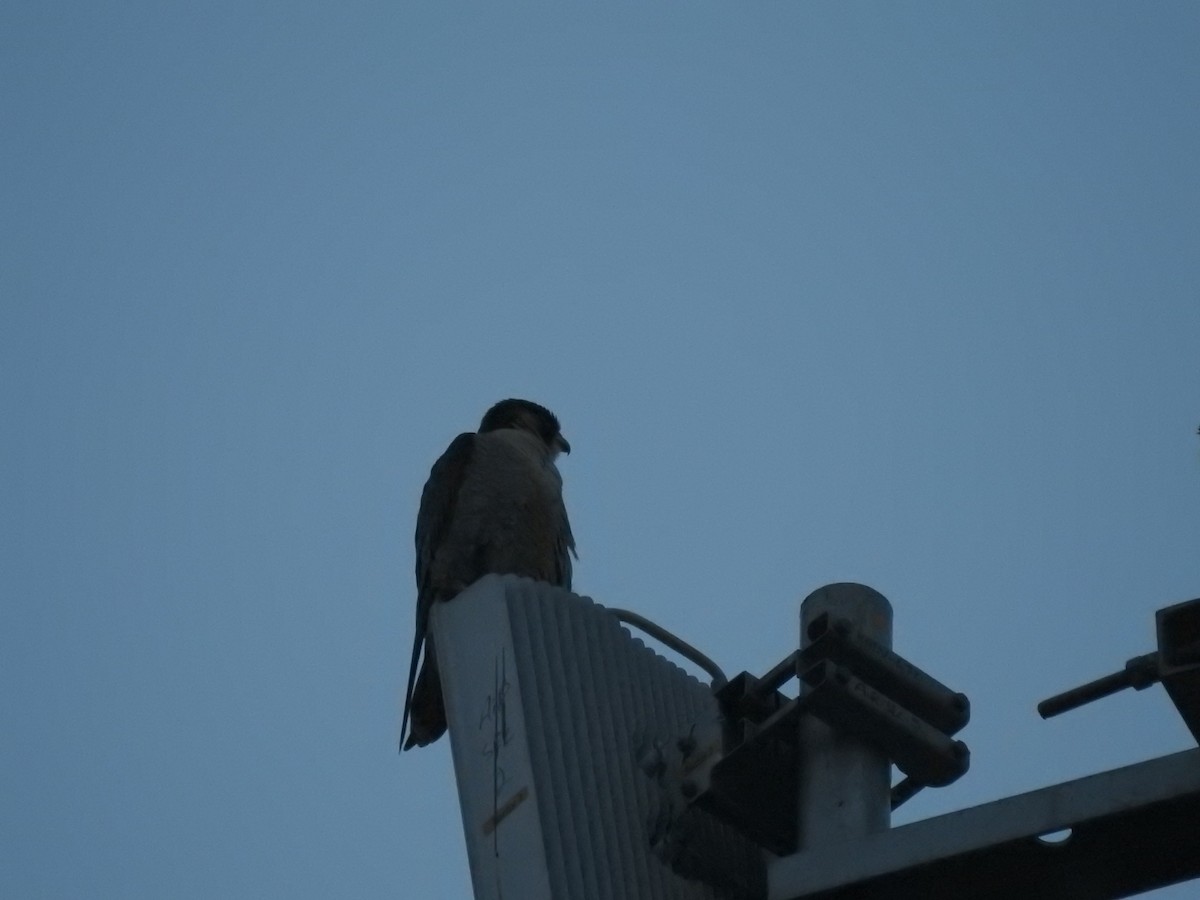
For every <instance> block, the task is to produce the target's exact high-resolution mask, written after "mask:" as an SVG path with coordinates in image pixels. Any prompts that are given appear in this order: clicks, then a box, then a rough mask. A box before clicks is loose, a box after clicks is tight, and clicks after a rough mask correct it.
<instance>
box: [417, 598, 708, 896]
mask: <svg viewBox="0 0 1200 900" xmlns="http://www.w3.org/2000/svg"><path fill="white" fill-rule="evenodd" d="M432 622H433V634H434V639H435V641H436V644H437V654H438V662H439V664H440V668H441V674H442V687H443V693H444V696H445V700H446V713H447V721H448V722H449V730H450V740H451V748H452V752H453V756H454V767H455V775H456V778H457V780H458V787H459V796H460V801H461V804H462V812H463V828H464V830H465V833H466V838H467V850H468V856H469V859H470V864H471V877H472V881H473V884H474V888H475V897H476V900H501V898H505V900H514V898H518V900H606V898H612V900H630V898H648V900H709V898H714V897H715V896H716V895H715V894H714V893H713V891H712V890H711V889H710V888H708V887H706V886H704V885H702V884H699V883H697V882H692V881H685V880H684V879H682V878H680V877H679V876H678V875H675V874H674V873H673V872H672V871H671V870H670V869H669V868H668V867H667V866H666V865H664V864H663V863H662V862H660V861H659V860H658V859H657V858H655V857H654V855H653V854H652V852H651V850H650V847H649V830H650V821H651V818H652V817H653V816H654V815H655V813H656V812H657V807H656V804H658V803H659V802H660V797H659V796H657V795H656V789H655V787H654V785H653V783H652V782H651V781H650V780H649V779H648V778H647V777H646V775H645V774H644V773H643V772H642V771H641V770H640V769H639V768H638V766H637V759H638V755H639V752H640V751H641V750H644V749H645V748H646V747H647V746H649V745H650V744H652V743H653V742H654V741H662V742H667V741H674V740H676V739H677V738H678V737H679V736H680V735H685V734H687V733H688V731H689V729H690V728H691V727H692V726H693V725H694V724H697V723H712V722H713V721H714V720H715V719H716V718H717V716H718V711H717V705H716V702H715V700H714V699H713V697H712V694H711V691H710V690H709V688H708V686H707V685H705V684H703V683H702V682H700V681H698V680H696V679H695V678H692V677H691V676H690V675H688V674H687V673H686V672H684V671H683V670H682V669H680V668H679V667H678V666H676V665H674V664H673V663H671V662H669V661H668V660H666V659H664V658H663V657H661V656H659V655H658V654H657V653H655V652H654V651H652V650H650V649H649V648H648V647H646V646H645V645H644V644H643V643H642V642H641V641H640V640H638V639H636V638H634V637H632V636H631V635H630V634H629V633H628V632H627V631H625V629H623V628H622V627H621V625H620V624H619V623H618V622H617V620H616V618H615V617H614V616H613V615H611V614H610V613H608V611H607V610H605V609H604V608H603V607H601V606H599V605H597V604H595V603H593V602H592V601H591V600H588V599H586V598H583V597H579V596H576V595H575V594H571V593H569V592H567V591H563V590H560V589H558V588H553V587H551V586H549V585H546V584H541V583H537V582H533V581H530V580H528V579H523V578H514V577H512V576H503V577H500V576H487V577H486V578H483V579H481V580H480V581H478V582H477V583H476V584H474V585H473V586H472V587H470V588H469V589H468V590H467V591H464V592H463V593H462V594H460V595H459V596H458V597H457V598H455V599H454V600H453V601H451V602H449V603H445V604H441V605H439V606H438V607H436V608H435V609H434V610H433V616H432Z"/></svg>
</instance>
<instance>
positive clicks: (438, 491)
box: [400, 432, 475, 744]
mask: <svg viewBox="0 0 1200 900" xmlns="http://www.w3.org/2000/svg"><path fill="white" fill-rule="evenodd" d="M474 449H475V435H474V434H472V433H471V432H465V433H463V434H460V435H459V436H458V437H456V438H455V439H454V440H453V441H451V442H450V446H449V447H447V448H446V452H445V453H443V454H442V455H441V456H440V457H438V461H437V462H435V463H434V464H433V469H431V470H430V472H429V480H428V481H426V482H425V489H424V490H423V491H422V492H421V509H420V511H419V512H418V513H417V534H416V549H417V623H416V628H415V630H414V632H413V650H412V661H411V662H410V663H409V667H408V688H407V690H406V691H405V693H404V718H403V720H402V721H401V723H400V741H401V743H402V744H403V742H404V735H405V732H406V731H407V730H408V716H409V712H410V708H411V704H412V696H413V684H414V683H415V682H416V678H417V664H418V663H419V662H420V659H421V647H422V646H423V645H424V643H425V633H426V631H427V630H428V628H429V610H430V609H431V608H432V607H433V601H434V599H435V593H436V592H435V590H434V585H433V583H432V573H433V560H434V557H435V556H436V554H437V551H438V548H439V547H441V545H442V543H443V541H445V540H446V534H447V532H448V531H449V529H450V520H451V518H453V516H454V507H455V505H456V504H457V501H458V491H459V488H460V487H462V483H463V479H464V478H465V476H466V471H467V467H468V466H469V465H470V463H471V455H472V452H473V451H474Z"/></svg>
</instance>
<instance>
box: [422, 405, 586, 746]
mask: <svg viewBox="0 0 1200 900" xmlns="http://www.w3.org/2000/svg"><path fill="white" fill-rule="evenodd" d="M560 452H561V453H570V452H571V445H570V444H568V443H567V440H566V438H564V437H563V436H562V432H561V431H560V430H559V425H558V419H557V418H555V416H554V414H553V413H552V412H550V410H548V409H546V408H545V407H544V406H539V405H538V404H536V403H533V402H531V401H529V400H501V401H500V402H499V403H497V404H496V405H495V406H493V407H492V408H491V409H489V410H488V411H487V413H486V414H485V415H484V417H483V421H482V422H480V423H479V431H478V432H476V433H474V434H472V433H470V432H467V433H464V434H460V435H459V436H458V437H456V438H455V439H454V440H453V441H452V442H451V443H450V446H449V447H448V448H447V449H446V452H445V453H443V454H442V455H441V457H440V458H439V459H438V461H437V462H436V463H434V464H433V469H432V470H431V471H430V473H429V480H428V481H427V482H425V489H424V491H422V492H421V509H420V511H419V512H418V513H417V534H416V543H417V625H416V631H415V633H414V635H413V651H412V662H411V663H410V665H409V670H408V690H407V693H406V695H405V698H404V718H403V720H402V722H401V725H400V740H401V741H402V742H403V746H404V749H405V750H409V749H411V748H412V747H414V746H418V747H424V746H425V745H426V744H431V743H433V742H434V741H436V740H437V739H438V738H439V737H441V736H442V733H443V732H444V731H445V730H446V710H445V707H444V706H443V705H442V686H441V680H440V678H439V676H438V670H437V660H436V658H435V657H434V650H433V641H431V640H429V639H428V638H429V611H430V609H431V608H432V607H433V604H434V603H439V602H442V601H445V600H450V599H452V598H453V597H454V596H455V595H457V594H458V593H459V592H460V591H462V590H464V589H465V588H467V587H469V586H470V585H471V584H473V583H474V582H475V581H476V580H477V579H479V578H481V577H483V576H484V575H487V574H489V573H497V574H501V575H505V574H508V575H524V576H527V577H529V578H534V579H537V580H539V581H546V582H549V583H550V584H554V585H558V586H560V587H564V588H566V589H568V590H570V588H571V555H572V554H574V552H575V538H574V537H573V536H572V535H571V524H570V522H568V521H567V510H566V507H565V506H564V505H563V498H562V477H561V476H560V475H559V474H558V469H557V467H556V466H555V465H554V460H555V458H556V457H557V456H558V454H559V453H560ZM422 646H424V650H425V656H424V662H423V663H422V665H421V674H420V675H419V676H417V674H416V673H417V661H418V660H419V659H420V658H421V649H422ZM414 678H415V683H414ZM410 718H411V728H410V727H409V723H410ZM406 730H407V732H408V739H407V741H406V740H405V739H404V735H405V732H406Z"/></svg>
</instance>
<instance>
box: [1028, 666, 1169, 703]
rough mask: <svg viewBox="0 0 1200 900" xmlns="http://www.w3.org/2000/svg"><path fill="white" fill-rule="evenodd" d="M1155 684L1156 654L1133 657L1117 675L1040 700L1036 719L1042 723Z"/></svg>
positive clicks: (1156, 673) (1114, 673)
mask: <svg viewBox="0 0 1200 900" xmlns="http://www.w3.org/2000/svg"><path fill="white" fill-rule="evenodd" d="M1157 681H1158V654H1157V653H1147V654H1146V655H1145V656H1135V657H1134V658H1133V659H1131V660H1129V662H1127V663H1125V668H1124V669H1122V670H1121V671H1120V672H1113V673H1112V674H1111V675H1105V676H1104V677H1103V678H1097V679H1096V680H1095V681H1089V682H1088V683H1087V684H1081V685H1080V686H1079V687H1077V688H1071V690H1069V691H1063V692H1062V693H1061V694H1055V695H1054V696H1053V697H1049V698H1047V699H1045V700H1043V701H1042V702H1041V703H1039V704H1038V706H1037V711H1038V715H1040V716H1041V717H1042V718H1043V719H1049V718H1051V717H1052V716H1057V715H1061V714H1062V713H1065V712H1067V711H1068V710H1072V709H1076V708H1078V707H1080V706H1083V705H1084V704H1085V703H1091V702H1092V701H1093V700H1099V699H1100V698H1101V697H1107V696H1109V695H1110V694H1115V693H1117V692H1118V691H1123V690H1125V689H1126V688H1136V689H1137V690H1139V691H1140V690H1142V689H1143V688H1147V687H1149V686H1150V685H1152V684H1154V683H1155V682H1157Z"/></svg>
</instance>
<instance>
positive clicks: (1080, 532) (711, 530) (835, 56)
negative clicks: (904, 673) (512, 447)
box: [0, 2, 1200, 898]
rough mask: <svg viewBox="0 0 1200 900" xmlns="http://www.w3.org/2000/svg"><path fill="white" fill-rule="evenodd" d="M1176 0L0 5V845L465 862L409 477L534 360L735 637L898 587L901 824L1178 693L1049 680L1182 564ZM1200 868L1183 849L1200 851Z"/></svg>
mask: <svg viewBox="0 0 1200 900" xmlns="http://www.w3.org/2000/svg"><path fill="white" fill-rule="evenodd" d="M1198 46H1200V7H1197V6H1196V5H1195V4H1192V3H1157V4H1150V5H1142V4H1114V3H1095V2H1089V3H1059V4H1052V5H1049V6H1048V5H1046V4H1042V3H1032V2H1028V3H1025V2H1022V3H1016V2H1014V3H1004V4H993V5H984V4H952V3H920V4H909V5H906V6H898V5H896V4H866V3H847V4H833V3H823V4H804V3H789V4H783V3H763V4H757V5H736V6H735V5H715V4H709V3H694V4H687V5H686V6H684V5H679V4H672V5H666V4H653V5H645V4H640V5H635V4H617V5H606V6H592V5H582V4H571V5H551V4H517V5H508V6H496V5H487V6H484V5H473V4H440V3H439V4H432V3H418V4H410V5H403V6H397V5H395V4H383V3H354V2H351V3H343V4H338V5H336V6H335V5H319V4H310V3H286V4H285V3H260V4H253V5H250V4H236V3H214V4H208V5H205V6H202V7H201V6H189V5H183V4H161V3H122V4H105V3H91V4H69V3H68V4H59V5H51V4H41V3H36V4H35V3H21V2H18V3H10V4H7V5H6V6H5V7H4V8H3V9H2V10H0V119H2V121H3V122H4V123H5V125H4V128H3V129H2V130H0V409H3V411H4V414H3V417H2V423H0V448H2V456H0V458H2V459H3V464H2V466H0V597H2V603H0V717H2V721H3V722H4V725H5V733H6V738H5V740H4V741H2V742H0V794H2V795H3V796H4V798H5V802H4V803H3V804H2V805H0V894H2V895H4V896H10V897H29V898H35V897H36V898H74V897H162V896H172V897H180V898H192V897H195V898H207V897H230V898H234V897H246V898H250V897H312V898H318V897H329V896H344V897H363V898H367V897H396V896H412V897H418V896H419V897H432V898H459V897H464V896H468V895H469V878H468V874H467V870H466V857H465V850H464V845H463V839H462V832H461V823H460V820H459V813H458V806H457V800H456V796H455V790H454V784H453V776H452V771H451V763H450V756H449V747H448V744H446V743H445V742H443V743H441V744H439V745H436V746H435V747H433V748H430V749H428V750H426V751H424V752H420V753H416V752H414V753H409V754H405V755H404V756H403V757H399V756H397V754H396V750H395V742H396V738H397V736H398V730H399V707H400V699H401V691H402V689H403V678H404V673H405V671H406V669H407V653H408V648H409V646H410V642H411V628H412V615H413V601H414V591H413V583H412V562H413V559H412V526H413V522H414V519H415V515H416V506H417V499H418V497H419V493H420V489H421V486H422V484H423V482H424V480H425V478H426V476H427V474H428V470H429V466H430V465H431V464H432V462H433V460H434V459H435V458H436V457H437V455H438V454H439V453H440V452H441V451H442V449H444V447H445V445H446V444H447V443H448V442H449V440H450V439H451V438H452V437H453V436H454V435H455V434H457V433H458V432H460V431H463V430H469V429H473V428H474V427H475V425H476V424H477V423H478V419H479V416H480V415H481V414H482V412H483V411H484V410H485V409H486V408H487V407H488V406H489V405H490V404H491V403H492V402H494V401H495V400H498V399H501V398H503V397H507V396H525V397H530V398H532V399H535V400H538V401H539V402H542V403H544V404H546V405H548V406H550V407H551V408H552V409H554V410H555V412H557V413H558V415H559V417H560V419H561V420H562V422H563V428H564V432H565V433H566V435H567V436H568V437H569V439H570V440H571V443H572V446H573V448H574V451H575V452H574V453H573V454H572V455H571V456H570V457H569V458H568V459H566V460H564V462H563V464H562V467H561V468H562V471H563V475H564V479H565V482H566V493H567V500H568V505H569V508H570V511H571V515H572V521H573V524H574V528H575V533H576V535H577V537H578V541H579V549H580V556H581V559H580V561H579V564H578V566H577V570H576V587H577V589H578V590H579V591H580V592H581V593H585V594H588V595H590V596H592V597H594V598H595V599H596V600H597V601H599V602H601V603H606V604H609V605H614V606H623V607H629V608H633V609H637V610H638V611H640V612H642V613H644V614H646V615H648V616H650V617H651V618H653V619H655V620H657V621H659V622H661V623H662V624H664V625H666V626H668V627H670V628H672V629H673V630H674V631H676V632H677V633H679V634H680V635H681V636H683V637H685V638H686V639H688V640H689V641H691V642H693V643H695V644H696V645H697V646H699V647H701V648H703V649H704V650H705V651H706V652H707V653H708V654H709V655H711V656H713V657H714V658H715V659H716V660H717V661H718V662H719V663H720V664H721V665H722V666H723V667H724V668H725V669H726V670H728V671H731V672H736V671H739V670H742V669H750V670H752V671H761V670H764V669H766V668H767V667H769V666H770V665H772V664H773V663H775V662H776V661H777V660H778V659H779V658H781V657H782V656H783V655H785V654H786V653H787V652H789V651H790V650H791V649H792V648H793V646H794V642H795V640H796V638H797V614H798V605H799V601H800V600H801V599H802V598H803V597H804V596H805V595H807V594H808V593H809V592H810V591H812V590H813V589H815V588H817V587H819V586H820V585H822V584H825V583H827V582H831V581H843V580H853V581H861V582H865V583H867V584H870V585H871V586H873V587H874V588H876V589H878V590H880V591H882V592H883V593H884V594H885V595H887V596H888V597H889V598H890V599H891V601H892V603H893V605H894V607H895V610H896V636H895V637H896V648H897V649H898V650H899V651H900V652H901V653H903V654H905V655H906V656H908V657H909V658H910V659H912V660H913V661H914V662H915V663H917V664H918V665H920V666H922V667H923V668H925V669H926V670H928V671H929V672H931V673H932V674H934V675H935V676H936V677H938V678H940V679H941V680H943V681H945V682H947V683H948V684H950V685H951V686H953V687H954V688H956V689H959V690H962V691H965V692H966V693H967V694H968V695H969V696H970V697H971V699H972V704H973V721H972V724H971V725H970V726H969V727H968V729H967V730H966V731H965V732H964V733H963V737H964V739H965V740H966V741H967V742H968V743H969V744H970V746H971V748H972V753H973V756H972V769H971V772H970V773H969V774H968V775H967V776H966V777H965V778H964V779H963V780H962V781H961V782H959V783H958V784H956V785H954V786H953V787H951V788H948V789H946V790H943V791H938V792H933V791H930V792H926V793H925V794H922V795H921V796H920V797H919V798H917V799H916V800H914V801H912V802H911V803H910V804H909V806H908V807H906V808H905V809H904V810H903V815H902V816H900V817H899V821H906V820H910V819H912V818H914V817H918V818H919V817H924V816H927V815H931V814H935V813H939V812H944V811H948V810H951V809H956V808H960V807H962V806H966V805H971V804H974V803H978V802H983V801H986V800H989V799H995V798H998V797H1000V796H1004V795H1007V794H1012V793H1015V792H1018V791H1023V790H1028V789H1032V788H1035V787H1040V786H1043V785H1045V784H1050V783H1053V782H1056V781H1059V780H1063V779H1066V778H1072V777H1077V776H1081V775H1085V774H1090V773H1092V772H1095V771H1099V770H1102V769H1106V768H1111V767H1114V766H1118V765H1123V764H1126V763H1131V762H1136V761H1139V760H1143V759H1148V758H1150V757H1153V756H1157V755H1161V754H1163V753H1167V752H1172V751H1175V750H1180V749H1185V748H1187V747H1189V746H1194V741H1193V740H1192V738H1191V736H1190V734H1189V733H1188V732H1187V731H1186V729H1185V728H1184V726H1183V725H1182V723H1181V722H1180V721H1179V720H1178V717H1177V716H1176V715H1175V713H1174V711H1173V709H1172V707H1171V706H1170V703H1169V702H1168V701H1167V699H1166V698H1165V695H1164V694H1162V692H1161V689H1158V688H1156V689H1152V690H1149V691H1145V692H1142V693H1137V694H1134V693H1132V692H1131V693H1129V694H1128V695H1122V696H1118V697H1114V698H1112V699H1110V700H1107V701H1105V702H1103V703H1099V704H1096V705H1094V706H1092V707H1089V708H1087V709H1084V710H1081V711H1079V712H1076V713H1074V714H1072V715H1069V716H1066V717H1063V718H1061V719H1057V720H1054V721H1052V722H1049V723H1044V722H1042V721H1041V720H1039V719H1038V718H1037V715H1036V713H1035V711H1034V706H1035V704H1036V702H1037V701H1038V700H1039V699H1042V698H1043V697H1045V696H1048V695H1049V694H1052V693H1054V692H1056V691H1058V690H1060V689H1063V688H1066V687H1070V686H1072V685H1075V684H1077V683H1080V682H1082V681H1084V680H1087V679H1089V678H1092V677H1096V676H1099V675H1102V674H1105V673H1106V672H1108V671H1111V670H1115V669H1117V668H1119V667H1120V666H1121V665H1122V664H1123V663H1124V661H1125V660H1126V659H1128V658H1129V657H1132V656H1135V655H1139V654H1142V653H1145V652H1148V651H1149V650H1151V649H1153V618H1152V613H1153V611H1154V610H1155V609H1156V608H1158V607H1160V606H1165V605H1167V604H1170V603H1174V602H1179V601H1182V600H1186V599H1190V598H1192V597H1195V596H1198V595H1200V563H1198V559H1200V556H1198V554H1197V550H1198V547H1200V515H1198V513H1197V509H1198V503H1197V501H1198V500H1200V438H1197V436H1196V434H1195V432H1196V427H1197V424H1200V368H1198V364H1197V361H1198V359H1200V355H1198V353H1197V347H1198V346H1200V255H1198V254H1197V248H1198V247H1200V218H1198V216H1197V209H1198V208H1200V168H1198V167H1197V165H1196V161H1197V160H1198V159H1200V117H1198V116H1197V115H1196V110H1197V104H1198V101H1200V54H1197V52H1196V48H1197V47H1198ZM1189 893H1190V892H1189V891H1188V890H1187V889H1185V888H1182V887H1180V888H1175V889H1171V890H1166V891H1162V892H1160V893H1159V894H1158V895H1156V896H1161V897H1164V898H1167V897H1183V896H1184V895H1185V894H1189Z"/></svg>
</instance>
